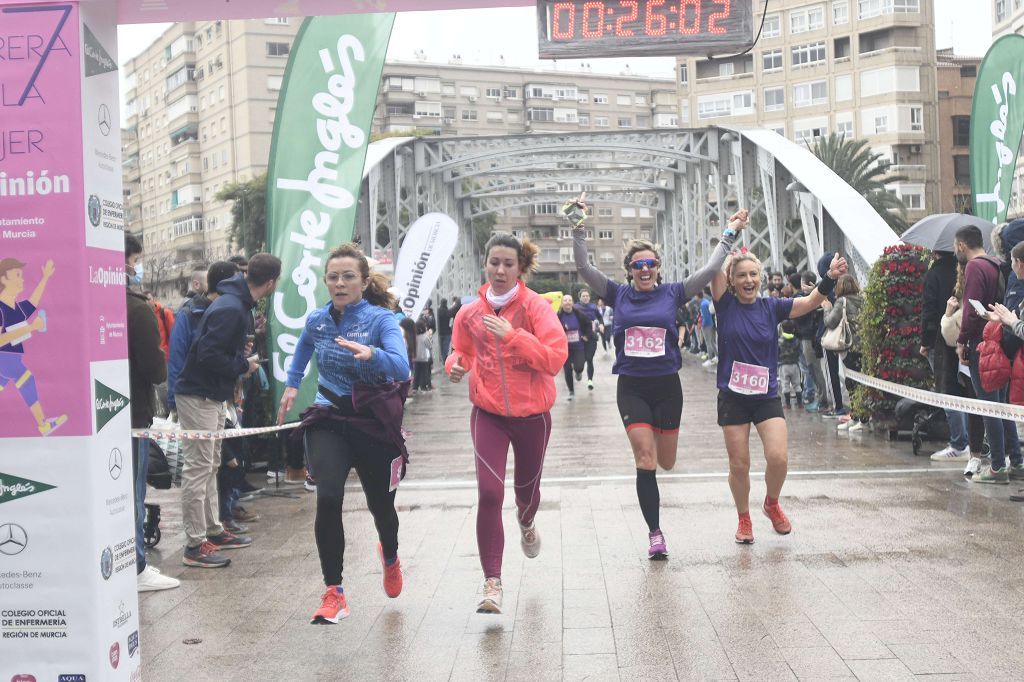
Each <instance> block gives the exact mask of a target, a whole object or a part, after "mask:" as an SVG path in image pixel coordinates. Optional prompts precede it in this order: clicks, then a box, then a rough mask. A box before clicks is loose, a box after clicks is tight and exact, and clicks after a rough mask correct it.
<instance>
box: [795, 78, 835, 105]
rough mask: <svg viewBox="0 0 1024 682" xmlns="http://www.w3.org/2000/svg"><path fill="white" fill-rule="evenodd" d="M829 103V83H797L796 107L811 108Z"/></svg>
mask: <svg viewBox="0 0 1024 682" xmlns="http://www.w3.org/2000/svg"><path fill="white" fill-rule="evenodd" d="M827 101H828V83H826V82H825V81H811V82H809V83H797V84H796V85H794V86H793V106H794V107H797V108H800V107H810V106H815V105H818V104H824V103H825V102H827Z"/></svg>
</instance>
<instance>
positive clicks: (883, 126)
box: [874, 114, 889, 135]
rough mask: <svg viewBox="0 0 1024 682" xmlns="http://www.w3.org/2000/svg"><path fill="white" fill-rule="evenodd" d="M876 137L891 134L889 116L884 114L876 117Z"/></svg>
mask: <svg viewBox="0 0 1024 682" xmlns="http://www.w3.org/2000/svg"><path fill="white" fill-rule="evenodd" d="M874 132H875V135H878V134H880V133H887V132H889V116H888V115H887V114H882V115H880V116H875V131H874Z"/></svg>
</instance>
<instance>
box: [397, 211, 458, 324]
mask: <svg viewBox="0 0 1024 682" xmlns="http://www.w3.org/2000/svg"><path fill="white" fill-rule="evenodd" d="M458 239H459V226H458V225H456V224H455V221H454V220H452V219H451V218H449V217H448V216H446V215H445V214H444V213H428V214H426V215H425V216H422V217H421V218H420V219H419V220H417V221H416V222H415V223H413V224H412V227H410V228H409V233H408V234H407V235H406V236H405V241H404V242H402V250H401V251H399V253H398V263H397V264H396V265H395V288H396V289H398V292H399V299H398V303H399V305H401V306H402V312H404V313H405V314H406V315H407V316H409V317H411V318H413V319H416V318H417V317H418V316H419V314H420V311H422V310H423V306H424V305H426V303H427V299H429V298H430V294H431V292H432V291H433V290H434V285H435V284H437V278H438V277H440V276H441V271H442V270H444V265H445V263H447V262H448V259H449V258H450V257H451V255H452V251H454V250H455V243H456V242H457V241H458Z"/></svg>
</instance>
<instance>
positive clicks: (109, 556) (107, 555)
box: [100, 547, 114, 580]
mask: <svg viewBox="0 0 1024 682" xmlns="http://www.w3.org/2000/svg"><path fill="white" fill-rule="evenodd" d="M113 572H114V551H113V550H112V549H110V548H109V547H104V548H103V551H102V552H100V575H101V576H103V579H104V580H110V576H111V574H113Z"/></svg>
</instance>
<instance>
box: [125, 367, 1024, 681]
mask: <svg viewBox="0 0 1024 682" xmlns="http://www.w3.org/2000/svg"><path fill="white" fill-rule="evenodd" d="M597 360H598V368H597V377H596V381H595V383H596V390H594V391H593V392H589V393H588V392H587V390H586V388H585V387H583V388H582V390H580V388H579V387H578V388H577V399H576V400H575V401H572V402H569V401H567V400H566V397H565V396H566V393H565V387H564V385H563V383H562V381H561V377H559V378H558V387H559V397H558V401H557V403H556V405H555V407H554V408H553V410H552V416H553V422H554V430H553V433H552V438H551V444H550V447H549V449H548V454H547V460H546V466H545V472H544V479H543V480H544V483H543V485H542V495H543V500H542V504H541V508H540V512H539V514H538V517H537V527H538V529H539V530H540V533H541V536H542V540H543V548H542V551H541V554H540V556H539V557H538V558H536V559H532V560H528V559H526V558H524V556H523V554H522V552H521V551H520V548H519V538H518V529H517V528H516V524H515V517H514V506H513V503H512V499H511V495H510V494H509V495H508V496H507V497H506V501H505V524H506V528H505V530H506V544H505V561H504V567H503V576H502V578H503V582H504V586H505V594H504V599H505V601H504V613H503V614H502V615H500V616H485V615H478V614H476V613H475V612H474V609H475V605H476V602H477V599H478V593H479V589H480V586H481V583H482V577H483V576H482V574H481V571H480V564H479V561H478V557H477V551H476V535H475V515H476V508H475V498H476V492H475V487H474V485H475V484H474V478H473V476H474V474H473V471H474V469H473V455H472V447H471V444H470V440H469V424H468V415H469V409H470V406H469V402H468V399H467V391H466V388H465V386H464V385H459V386H454V385H451V384H449V383H447V380H444V379H441V378H440V377H436V376H435V381H437V384H436V388H437V390H435V391H434V392H433V393H432V394H430V395H426V396H419V395H417V396H415V399H414V401H413V403H412V404H411V405H410V406H409V407H408V410H407V414H406V422H405V423H406V428H407V429H408V430H409V431H410V432H412V437H411V440H410V444H409V445H410V447H409V449H410V452H411V455H412V464H411V466H410V469H409V475H408V477H407V479H406V481H405V482H403V484H402V487H401V488H400V489H399V493H398V506H399V514H400V518H401V530H400V534H399V540H400V543H401V544H400V550H399V554H400V556H401V560H402V565H403V567H404V569H405V589H404V591H403V593H402V595H401V596H400V597H399V598H398V599H395V600H391V599H388V598H387V597H386V596H385V595H384V593H383V591H382V589H381V585H380V565H379V563H378V561H377V558H376V555H375V548H376V535H375V532H374V529H373V524H372V520H371V517H370V515H369V513H368V512H367V511H366V506H365V501H364V499H363V497H362V493H361V491H360V490H359V488H358V482H357V481H356V480H355V477H354V476H353V477H352V478H350V488H349V491H350V492H349V494H348V497H347V499H346V506H345V525H346V539H347V542H348V549H347V552H346V557H345V559H346V562H345V564H346V565H345V569H346V570H345V591H346V594H347V596H348V599H349V605H350V608H351V611H352V615H351V616H350V617H349V618H348V619H347V620H345V621H342V623H341V624H339V625H337V626H332V627H323V626H321V627H314V626H311V625H309V617H310V614H312V612H313V611H314V610H316V608H317V606H318V605H319V601H318V599H319V595H320V593H321V592H322V590H323V586H322V581H321V577H320V569H319V562H318V559H317V554H316V547H315V545H314V541H313V509H314V495H312V494H310V493H306V492H304V491H303V490H302V489H301V488H298V489H294V488H292V489H290V492H293V493H294V496H293V497H266V498H263V497H261V498H257V499H256V500H254V501H252V502H249V503H247V506H248V508H249V509H250V510H253V511H257V512H259V513H260V514H261V515H262V517H263V518H262V520H260V521H258V522H256V523H254V524H252V533H251V534H252V536H253V537H254V543H253V546H252V547H250V548H248V549H243V550H236V551H233V552H232V553H231V554H230V556H231V558H232V560H233V561H232V564H231V566H230V567H228V568H226V569H218V570H200V569H189V568H185V567H184V566H182V565H181V547H182V542H183V536H182V535H181V523H180V519H181V514H180V505H179V503H178V501H177V496H176V492H177V491H166V492H159V493H157V492H153V493H152V494H151V501H159V502H160V503H161V504H162V507H163V524H162V528H163V533H164V537H163V540H162V541H161V543H160V544H159V546H158V547H157V548H155V549H154V550H151V551H150V555H149V556H150V562H151V563H153V564H154V565H156V566H159V567H160V568H161V569H162V570H163V571H164V572H165V573H167V574H169V575H172V576H175V577H179V578H181V580H182V586H181V588H179V589H176V590H170V591H167V592H154V593H146V594H143V595H141V616H142V632H141V638H142V643H141V644H142V647H141V648H142V653H143V671H144V679H146V680H147V681H158V680H159V681H162V680H181V679H186V680H190V682H191V681H197V680H247V681H256V680H376V679H380V680H449V679H450V680H530V681H531V682H538V681H540V680H561V679H564V680H582V679H588V680H591V679H592V680H618V679H621V680H630V681H633V680H642V679H651V680H672V679H679V680H697V679H722V680H734V679H744V680H747V679H749V680H770V679H821V678H843V677H845V678H857V679H862V680H876V679H877V680H882V679H885V680H890V679H909V678H913V677H915V676H917V677H921V678H922V679H927V680H946V679H984V680H995V679H999V680H1010V679H1022V678H1024V619H1022V618H1021V613H1022V612H1024V590H1022V583H1021V577H1022V574H1024V561H1022V559H1024V543H1022V542H1021V540H1022V525H1024V507H1022V506H1021V505H1020V504H1019V503H1014V502H1010V501H1009V499H1008V497H1009V494H1010V492H1015V491H1016V487H1014V486H1011V487H1009V488H1007V487H1006V486H997V487H989V488H985V487H982V486H979V485H972V484H970V483H969V482H966V481H965V480H964V478H963V477H962V475H961V473H960V472H961V470H962V465H937V464H933V463H932V462H930V461H929V460H928V458H927V457H926V456H925V457H914V456H913V454H912V452H911V447H910V444H909V443H908V442H889V441H887V440H885V439H884V438H883V437H882V436H881V435H876V434H872V433H863V434H855V435H853V436H850V435H846V434H843V433H842V432H840V433H838V434H837V432H836V430H835V422H834V421H829V420H824V419H821V418H819V417H817V416H815V415H808V414H805V413H803V412H799V411H795V410H794V411H793V412H792V413H790V414H789V415H788V416H789V429H790V446H791V450H790V478H789V480H788V481H787V484H786V488H785V490H784V491H783V493H784V496H783V498H782V504H783V505H784V508H785V509H786V512H787V513H788V515H789V517H790V519H791V520H792V522H793V529H794V530H793V533H792V534H791V535H789V536H784V537H783V536H778V535H776V534H775V533H773V532H772V530H771V525H770V523H769V522H768V520H767V519H766V518H764V517H763V516H762V515H760V513H756V514H754V516H753V519H754V533H755V537H756V543H755V544H754V545H752V546H739V545H736V544H735V543H734V542H733V538H732V536H733V533H734V531H735V527H736V513H735V510H734V508H733V504H732V499H731V497H730V495H729V489H728V485H727V483H726V478H725V476H726V472H727V459H726V455H725V447H724V445H723V442H722V435H721V431H720V429H719V428H718V427H717V426H716V422H715V388H714V376H713V374H711V373H709V372H708V371H706V370H702V369H701V367H700V366H699V362H697V361H696V360H695V359H693V357H692V356H687V361H686V365H685V366H684V368H683V371H682V379H683V390H684V394H685V400H686V404H685V407H684V410H683V424H682V432H681V434H682V435H681V439H680V457H679V464H678V465H677V467H676V469H675V470H674V471H673V472H671V473H668V474H666V473H664V472H662V473H661V474H659V482H660V486H661V500H662V512H661V520H662V528H663V529H664V531H665V534H666V538H667V541H668V546H669V550H670V552H671V558H670V559H669V561H667V562H658V563H652V562H649V561H648V560H647V559H646V548H647V537H646V535H647V534H646V526H645V525H644V523H643V519H642V517H641V515H640V510H639V507H638V506H637V501H636V493H635V488H634V472H635V468H634V466H633V462H632V457H631V455H630V452H629V446H628V443H627V441H626V437H625V434H624V432H623V430H622V428H621V426H620V425H619V419H618V413H617V410H616V408H615V379H614V377H612V376H611V374H610V366H611V359H610V357H606V356H604V355H603V354H602V351H600V350H599V351H598V353H597ZM939 447H941V444H935V448H931V449H938V448H939ZM931 449H929V448H927V447H926V451H927V452H930V451H931ZM760 452H761V451H760V444H759V442H757V441H756V440H755V442H754V443H753V445H752V461H753V463H754V468H755V469H756V470H758V471H762V470H763V459H762V458H761V457H760ZM252 480H253V481H254V482H255V481H257V480H259V481H260V484H261V485H262V483H263V480H264V478H263V476H262V475H260V477H259V479H257V478H256V474H253V477H252ZM509 480H511V475H510V476H509ZM509 493H510V491H509ZM763 495H764V482H763V479H761V478H760V477H755V479H754V484H753V492H752V506H753V507H754V509H755V510H756V509H757V508H758V506H759V501H760V499H761V498H762V497H763ZM195 640H199V641H198V642H195ZM187 641H191V642H193V643H190V644H186V643H185V642H187Z"/></svg>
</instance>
